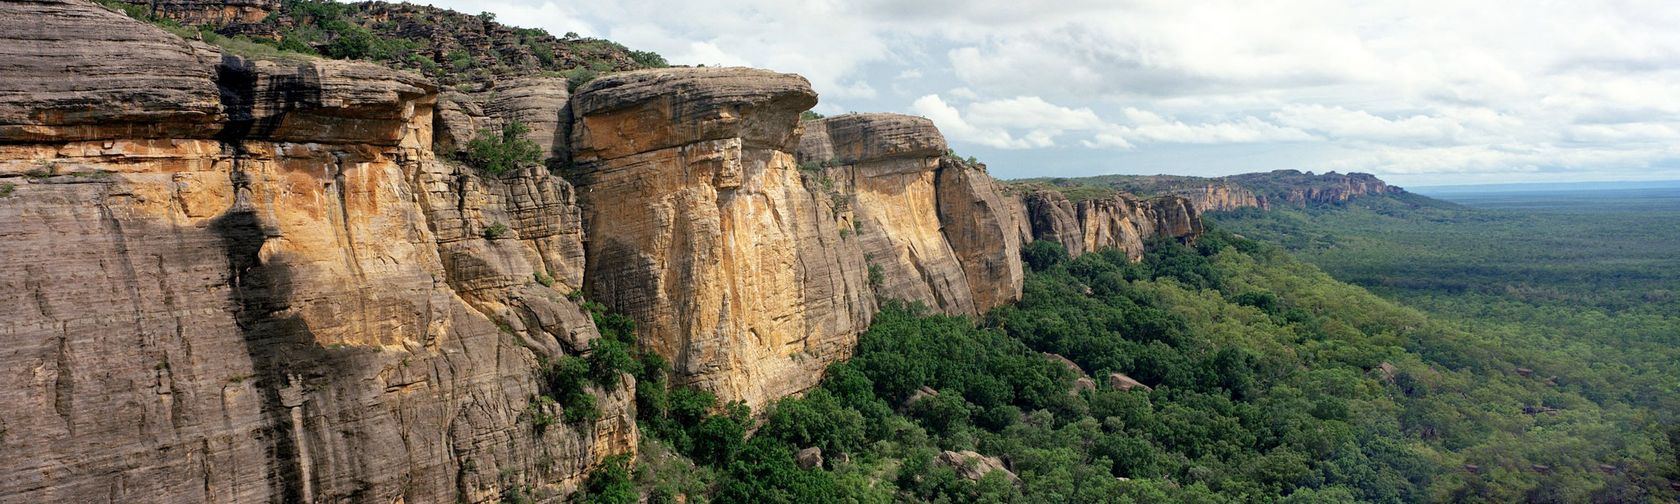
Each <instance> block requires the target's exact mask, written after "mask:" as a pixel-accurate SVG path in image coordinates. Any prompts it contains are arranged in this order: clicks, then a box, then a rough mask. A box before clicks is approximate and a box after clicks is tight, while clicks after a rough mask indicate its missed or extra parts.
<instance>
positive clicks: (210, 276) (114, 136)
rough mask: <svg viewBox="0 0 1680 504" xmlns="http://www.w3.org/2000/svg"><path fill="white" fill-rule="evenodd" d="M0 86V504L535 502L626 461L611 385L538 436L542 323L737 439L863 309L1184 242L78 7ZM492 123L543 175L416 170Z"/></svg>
mask: <svg viewBox="0 0 1680 504" xmlns="http://www.w3.org/2000/svg"><path fill="white" fill-rule="evenodd" d="M179 3H180V4H182V5H186V4H189V3H191V2H179ZM199 4H205V3H203V2H200V3H199ZM195 5H196V4H195ZM226 5H233V4H232V3H228V4H226ZM241 5H243V4H241ZM252 5H258V6H260V5H262V3H261V2H255V3H252ZM212 14H213V13H212ZM141 49H143V51H142V50H141ZM134 54H144V55H145V57H143V58H136V57H134V56H133V55H134ZM0 66H4V67H5V68H8V69H12V70H14V71H10V72H5V73H3V74H0V184H4V187H5V188H6V189H5V191H4V193H3V194H4V195H0V223H4V224H3V225H0V236H4V237H5V238H7V239H5V240H0V257H4V262H5V264H6V265H7V267H6V268H3V269H0V300H3V301H5V302H4V303H3V304H0V332H3V333H4V334H6V335H7V336H8V337H9V338H10V339H9V341H13V342H14V345H12V347H11V350H10V351H8V352H7V353H5V354H3V355H0V360H3V361H4V365H5V366H6V368H7V369H16V370H26V371H27V372H20V373H14V374H10V375H7V377H6V378H0V390H4V391H5V392H0V404H4V405H6V406H7V407H6V408H0V446H3V447H4V449H5V450H6V452H7V453H9V454H14V456H13V457H8V458H7V459H6V460H4V461H0V500H6V501H10V500H22V501H89V500H122V501H147V502H201V501H207V500H217V499H220V500H232V501H356V502H362V501H380V502H396V501H400V502H411V503H412V502H444V501H451V502H490V501H495V500H498V499H501V498H504V497H507V496H509V495H514V494H524V495H531V496H536V497H544V496H558V495H564V494H567V493H569V492H571V491H572V490H573V489H575V488H576V487H577V485H578V484H580V483H581V481H582V478H583V477H584V475H586V474H587V473H588V471H589V470H590V469H592V468H593V467H594V466H595V465H596V464H598V463H599V462H600V461H601V460H602V459H603V458H605V457H607V456H610V455H616V454H634V451H635V446H636V440H637V437H638V433H637V431H636V423H635V411H634V408H635V406H634V400H633V398H632V397H631V390H633V389H634V384H633V383H629V382H630V381H631V380H628V379H624V380H620V385H619V386H617V387H615V388H611V389H593V390H592V391H591V393H592V394H593V395H595V396H596V397H597V402H598V404H599V406H600V410H601V415H600V416H599V417H598V418H597V419H595V420H586V421H584V422H582V423H578V424H568V423H556V422H551V421H550V422H545V421H543V420H542V418H545V417H546V418H553V417H556V416H559V414H560V413H561V411H559V407H558V406H556V405H554V404H553V403H544V402H542V401H539V400H537V399H538V398H539V397H540V396H541V395H542V394H543V393H545V390H544V388H545V385H544V384H543V382H542V379H541V377H540V374H541V369H542V367H543V363H544V362H547V361H551V360H553V359H556V358H559V357H562V356H575V355H584V354H586V353H587V352H588V349H589V346H590V345H589V344H590V342H591V341H593V340H594V339H596V338H598V337H599V334H598V331H597V329H596V328H595V326H594V324H593V322H592V321H591V319H590V316H589V315H588V314H587V313H585V312H584V311H583V310H581V309H580V308H579V306H578V304H577V302H576V298H575V296H573V295H571V294H574V293H579V292H581V293H583V294H584V295H586V296H587V297H589V298H590V299H594V300H598V301H601V302H603V303H604V304H606V305H608V306H610V307H611V308H613V309H614V310H616V311H619V312H622V313H625V314H626V315H628V316H630V317H631V318H633V319H634V320H635V321H636V322H637V327H638V330H639V332H640V334H639V336H640V341H641V342H642V344H644V345H645V346H646V347H647V348H649V349H651V350H654V351H656V352H658V353H660V354H662V355H664V356H665V357H666V358H668V359H669V360H670V361H671V362H672V363H673V365H674V367H675V371H676V375H677V376H676V377H677V379H678V381H679V382H680V383H684V384H688V385H694V386H698V387H702V388H705V389H708V390H711V391H713V392H715V393H717V394H718V395H719V396H720V397H721V398H722V399H724V400H726V401H727V400H740V401H744V402H746V403H747V404H749V405H750V406H752V407H754V408H755V409H761V408H762V406H764V405H765V404H767V403H768V402H769V401H772V400H774V399H777V398H780V397H784V396H787V395H790V394H796V393H799V392H801V391H803V390H805V389H807V388H809V387H811V386H812V385H814V384H815V383H816V382H817V380H819V379H820V378H821V374H822V371H823V370H824V369H825V368H826V367H827V366H828V365H829V364H830V363H832V362H834V361H836V360H838V359H843V358H845V357H846V356H848V355H849V354H850V352H851V347H852V345H853V344H854V343H855V341H856V337H857V335H858V333H860V332H861V331H863V330H864V329H866V328H867V327H868V325H869V323H870V320H871V318H872V317H873V314H874V312H875V310H876V309H877V306H876V303H877V296H881V297H892V298H901V299H907V300H911V301H919V302H922V303H925V304H927V305H929V306H933V307H935V308H937V309H940V310H942V311H945V312H947V313H953V314H964V315H979V314H982V313H984V312H985V311H987V310H989V309H990V308H992V307H995V306H998V305H1001V304H1004V303H1008V302H1010V301H1013V300H1015V299H1017V298H1018V297H1019V296H1020V293H1021V282H1022V278H1023V270H1022V265H1021V262H1020V258H1019V249H1020V247H1021V245H1022V244H1023V243H1025V242H1026V241H1030V240H1033V239H1053V240H1056V241H1058V242H1061V243H1063V244H1064V245H1066V246H1067V247H1068V248H1069V250H1070V251H1090V250H1095V249H1097V248H1102V247H1119V248H1123V249H1126V250H1127V251H1129V252H1133V253H1134V255H1135V254H1136V253H1138V252H1141V250H1142V243H1143V240H1146V239H1148V238H1149V237H1152V236H1158V235H1164V236H1171V237H1174V238H1178V239H1181V240H1193V239H1194V238H1195V236H1196V235H1197V234H1198V233H1199V232H1200V227H1199V226H1200V222H1199V220H1198V219H1197V213H1196V209H1195V208H1194V207H1193V206H1191V205H1190V204H1187V203H1186V201H1187V200H1185V199H1184V198H1178V197H1164V198H1156V199H1150V200H1138V199H1135V198H1131V197H1129V196H1125V195H1115V196H1113V197H1111V198H1106V199H1103V200H1100V201H1081V202H1078V203H1072V202H1069V201H1067V199H1066V198H1065V197H1060V196H1061V195H1060V194H1059V193H1056V192H1054V191H1039V192H1034V193H1030V194H1024V195H1015V194H1009V193H1007V192H1006V191H1003V190H1002V189H1001V188H1000V187H999V185H998V184H997V183H996V182H995V181H994V180H992V178H991V177H990V176H989V175H988V174H987V173H986V171H985V166H984V165H979V164H972V163H968V162H964V161H961V160H957V159H955V158H954V157H951V156H948V155H947V151H946V146H945V142H944V139H943V136H941V135H940V134H939V132H938V130H937V129H936V128H934V127H933V124H932V123H931V122H930V121H927V120H926V119H922V118H915V117H909V116H901V115H893V114H857V115H848V116H840V117H835V118H829V119H825V120H822V121H815V122H812V121H807V122H803V123H802V122H801V121H800V120H799V115H800V112H801V111H804V110H807V109H809V108H810V107H811V106H812V105H814V104H815V103H816V95H815V93H814V92H813V91H812V90H811V89H810V85H809V84H808V83H807V82H806V81H805V80H804V79H803V78H801V77H799V76H796V75H790V74H780V73H775V72H769V71H763V70H753V69H741V68H683V69H659V70H645V71H636V72H625V73H619V74H613V75H610V76H607V77H603V78H600V79H596V80H595V81H592V82H590V83H588V84H587V85H584V86H582V87H580V88H578V89H577V91H576V92H575V93H571V92H568V91H567V90H568V89H569V88H570V87H571V86H570V83H568V82H567V81H566V80H564V79H559V78H548V77H530V78H521V79H504V80H500V81H497V82H496V83H495V85H494V86H492V87H490V88H488V89H485V90H483V91H475V92H461V91H457V90H449V89H445V90H440V89H438V87H437V86H436V85H435V84H434V83H433V81H432V80H430V79H427V78H424V77H421V76H418V75H415V74H412V73H406V72H398V71H392V70H388V69H384V68H381V67H377V66H373V65H369V64H363V63H351V62H342V61H328V60H308V61H290V62H278V61H264V60H252V59H247V58H242V57H239V56H235V55H231V54H225V53H223V52H221V51H219V50H218V49H217V48H215V47H213V46H209V45H206V44H203V43H198V42H191V41H186V40H182V39H180V38H179V37H176V36H174V35H172V34H170V33H168V32H166V31H164V30H161V29H158V28H156V27H153V26H150V25H147V24H144V23H140V22H136V21H133V20H131V19H128V18H127V17H125V16H122V15H120V14H117V13H115V12H112V11H109V10H106V9H103V8H101V7H98V6H96V5H94V4H91V3H88V2H83V1H79V0H22V1H16V2H5V3H0ZM67 73H68V74H67ZM512 120H519V121H521V122H522V123H525V124H527V125H529V126H531V129H532V135H531V138H532V139H533V140H534V141H536V142H537V143H538V144H539V146H540V147H541V148H542V150H543V151H544V152H545V153H546V156H547V159H546V162H547V164H548V166H547V168H548V169H545V168H544V167H530V168H522V169H516V170H513V171H511V172H508V173H504V174H500V175H489V174H487V173H484V172H482V171H480V170H477V169H473V168H470V167H467V166H464V165H462V164H460V163H457V162H454V161H451V160H450V159H449V155H451V154H453V153H454V151H455V150H457V149H459V148H460V146H461V145H463V144H464V143H465V141H466V140H467V139H470V138H471V137H472V136H473V135H475V134H477V133H478V132H479V131H481V130H490V131H495V130H497V129H499V128H501V127H502V126H504V125H505V124H507V123H508V122H510V121H512ZM556 172H558V173H562V174H564V175H565V176H564V177H562V176H559V175H555V173H556ZM574 183H575V184H576V185H575V186H574V185H573V184H574ZM8 296H9V297H8Z"/></svg>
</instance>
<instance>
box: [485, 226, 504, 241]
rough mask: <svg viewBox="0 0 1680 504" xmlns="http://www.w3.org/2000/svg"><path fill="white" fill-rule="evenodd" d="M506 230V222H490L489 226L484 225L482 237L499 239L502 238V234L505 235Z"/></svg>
mask: <svg viewBox="0 0 1680 504" xmlns="http://www.w3.org/2000/svg"><path fill="white" fill-rule="evenodd" d="M507 232H508V227H507V224H502V223H500V222H497V223H494V224H491V225H489V226H485V227H484V239H486V240H500V239H502V237H503V236H507Z"/></svg>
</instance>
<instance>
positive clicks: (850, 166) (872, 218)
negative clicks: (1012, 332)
mask: <svg viewBox="0 0 1680 504" xmlns="http://www.w3.org/2000/svg"><path fill="white" fill-rule="evenodd" d="M805 128H806V131H805V134H804V136H803V137H802V139H801V141H800V149H799V150H800V158H801V159H802V160H803V162H804V163H807V164H806V166H807V167H810V164H809V163H813V162H815V163H818V164H821V163H824V162H826V163H827V164H829V165H832V167H831V168H818V169H817V171H818V173H817V175H816V176H817V177H819V178H820V181H821V183H822V184H825V185H831V186H832V187H833V188H832V189H831V190H832V191H836V192H837V196H839V197H838V198H837V199H839V200H840V201H844V202H845V203H844V205H845V208H847V209H849V210H851V212H852V214H853V219H854V220H853V222H852V225H853V226H852V227H853V230H854V232H855V233H856V234H855V236H856V237H857V241H858V243H859V245H860V246H861V247H862V248H863V255H864V257H865V260H866V261H867V262H868V263H869V265H870V267H871V268H874V269H876V270H877V271H880V272H881V274H880V275H877V278H878V279H879V282H878V283H879V285H878V286H877V287H876V288H877V292H879V293H880V294H881V295H882V296H885V297H889V298H894V299H904V300H909V301H920V302H922V303H924V304H926V305H928V306H929V307H932V308H934V309H937V310H940V311H944V312H946V313H953V314H970V315H972V314H974V313H975V306H974V296H973V293H972V291H971V290H970V289H969V285H968V277H967V274H966V272H964V271H963V267H962V263H961V262H960V261H958V260H957V254H956V252H955V251H953V250H952V249H951V245H950V243H949V242H947V241H945V235H944V234H943V233H941V231H940V227H941V226H940V222H939V191H938V188H937V187H936V182H937V179H938V171H939V158H940V156H943V155H944V153H945V149H946V147H945V137H944V136H943V135H940V133H939V130H938V129H937V128H934V126H933V121H929V120H927V119H924V118H920V117H911V116H904V115H897V114H847V115H843V116H838V117H832V118H828V119H822V120H818V121H809V122H807V123H806V125H805ZM819 160H821V161H819Z"/></svg>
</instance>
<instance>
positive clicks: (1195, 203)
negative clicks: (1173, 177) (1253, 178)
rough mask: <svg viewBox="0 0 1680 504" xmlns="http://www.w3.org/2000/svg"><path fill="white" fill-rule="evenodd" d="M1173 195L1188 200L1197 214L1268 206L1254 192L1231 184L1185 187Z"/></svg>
mask: <svg viewBox="0 0 1680 504" xmlns="http://www.w3.org/2000/svg"><path fill="white" fill-rule="evenodd" d="M1173 194H1176V195H1178V196H1183V197H1184V198H1185V199H1188V200H1190V206H1192V207H1195V208H1196V212H1197V213H1205V212H1229V211H1232V210H1236V209H1239V208H1268V207H1270V204H1269V203H1267V202H1266V199H1265V198H1262V197H1260V196H1257V195H1255V194H1254V191H1250V190H1247V189H1243V188H1241V187H1236V186H1233V185H1231V184H1223V183H1212V184H1206V185H1200V186H1192V187H1185V188H1181V189H1178V190H1175V191H1173Z"/></svg>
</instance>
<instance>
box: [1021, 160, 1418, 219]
mask: <svg viewBox="0 0 1680 504" xmlns="http://www.w3.org/2000/svg"><path fill="white" fill-rule="evenodd" d="M1010 186H1011V188H1013V189H1015V190H1016V191H1018V192H1030V191H1033V190H1038V189H1051V190H1056V191H1059V192H1073V191H1078V192H1081V193H1085V194H1090V193H1093V192H1094V193H1097V194H1103V195H1107V194H1112V193H1114V192H1124V193H1130V194H1139V195H1151V196H1161V195H1174V196H1182V197H1184V198H1186V199H1189V200H1190V204H1191V206H1193V207H1195V208H1196V211H1197V212H1203V213H1205V212H1222V211H1232V210H1237V209H1240V208H1261V209H1266V208H1271V207H1272V206H1274V205H1289V206H1308V205H1314V206H1317V205H1335V204H1340V203H1343V202H1346V201H1348V200H1351V199H1354V198H1361V197H1365V196H1376V195H1384V194H1399V193H1403V192H1405V190H1404V189H1401V188H1399V187H1395V186H1391V185H1388V184H1387V183H1384V182H1383V181H1382V180H1380V179H1378V178H1377V177H1376V176H1373V175H1371V174H1368V173H1349V174H1341V173H1336V172H1329V173H1323V174H1314V173H1312V172H1300V171H1296V170H1276V171H1271V172H1266V173H1245V174H1241V175H1230V176H1225V177H1215V178H1207V177H1190V176H1179V175H1100V176H1095V177H1084V178H1071V179H1030V180H1021V181H1012V182H1011V183H1010Z"/></svg>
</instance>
